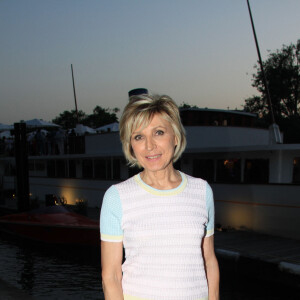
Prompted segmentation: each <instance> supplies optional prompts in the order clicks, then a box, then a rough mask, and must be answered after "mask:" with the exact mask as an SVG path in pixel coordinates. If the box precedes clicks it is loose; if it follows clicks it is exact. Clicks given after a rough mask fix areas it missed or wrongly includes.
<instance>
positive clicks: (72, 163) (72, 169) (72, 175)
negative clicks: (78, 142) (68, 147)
mask: <svg viewBox="0 0 300 300" xmlns="http://www.w3.org/2000/svg"><path fill="white" fill-rule="evenodd" d="M69 177H70V178H76V160H75V159H70V160H69Z"/></svg>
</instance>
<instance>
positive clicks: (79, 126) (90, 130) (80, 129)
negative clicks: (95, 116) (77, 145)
mask: <svg viewBox="0 0 300 300" xmlns="http://www.w3.org/2000/svg"><path fill="white" fill-rule="evenodd" d="M74 130H75V132H76V134H78V135H84V134H85V133H97V131H96V130H95V129H93V128H91V127H88V126H85V125H82V124H77V125H76V128H74Z"/></svg>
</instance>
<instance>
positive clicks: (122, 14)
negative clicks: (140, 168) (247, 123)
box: [0, 0, 300, 124]
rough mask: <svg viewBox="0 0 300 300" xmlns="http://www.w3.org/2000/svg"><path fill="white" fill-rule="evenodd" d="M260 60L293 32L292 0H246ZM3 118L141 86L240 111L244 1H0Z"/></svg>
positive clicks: (85, 104)
mask: <svg viewBox="0 0 300 300" xmlns="http://www.w3.org/2000/svg"><path fill="white" fill-rule="evenodd" d="M250 4H251V8H252V14H253V18H254V22H255V27H256V33H257V37H258V41H259V45H260V50H261V54H262V58H263V59H266V58H267V55H268V50H271V51H275V50H277V49H281V48H282V45H283V44H286V45H288V44H290V43H296V41H297V40H298V39H300V1H299V0H284V1H283V0H250ZM0 37H1V46H0V103H1V109H0V123H5V124H12V123H14V122H18V121H20V120H28V119H33V118H40V119H44V120H46V121H51V120H52V119H53V118H54V117H56V116H58V115H59V114H60V113H61V112H63V111H64V110H71V109H74V97H73V87H72V77H71V64H73V68H74V76H75V85H76V94H77V101H78V108H79V109H81V110H83V111H84V112H85V113H87V114H90V113H92V110H93V108H94V107H95V106H97V105H99V106H102V107H104V108H114V107H118V108H120V109H121V110H122V109H123V108H124V106H125V104H126V103H127V101H128V91H129V90H131V89H133V88H138V87H145V88H148V89H149V91H150V92H152V93H159V94H167V95H169V96H171V97H172V98H173V99H174V100H175V101H176V102H177V104H181V103H183V102H186V103H189V104H193V105H197V106H199V107H209V108H221V109H227V107H229V108H230V109H235V108H238V109H242V105H243V104H244V100H245V99H246V98H248V97H250V96H252V95H254V94H257V92H256V89H255V88H253V87H252V86H251V79H252V73H254V72H255V70H254V68H253V66H254V64H256V62H257V53H256V48H255V43H254V39H253V34H252V29H251V24H250V19H249V14H248V8H247V2H246V0H186V1H184V0H85V1H83V0H43V1H41V0H1V1H0Z"/></svg>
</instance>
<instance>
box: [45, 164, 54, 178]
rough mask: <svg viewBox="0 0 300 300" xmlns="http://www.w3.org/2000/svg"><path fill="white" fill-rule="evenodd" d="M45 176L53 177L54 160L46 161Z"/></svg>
mask: <svg viewBox="0 0 300 300" xmlns="http://www.w3.org/2000/svg"><path fill="white" fill-rule="evenodd" d="M47 176H48V177H55V160H48V161H47Z"/></svg>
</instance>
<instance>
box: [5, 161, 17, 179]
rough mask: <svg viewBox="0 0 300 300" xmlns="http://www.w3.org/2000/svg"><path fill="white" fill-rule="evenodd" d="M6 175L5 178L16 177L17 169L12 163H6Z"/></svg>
mask: <svg viewBox="0 0 300 300" xmlns="http://www.w3.org/2000/svg"><path fill="white" fill-rule="evenodd" d="M4 175H5V176H14V175H16V167H15V166H14V165H12V163H11V162H6V163H5V166H4Z"/></svg>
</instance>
